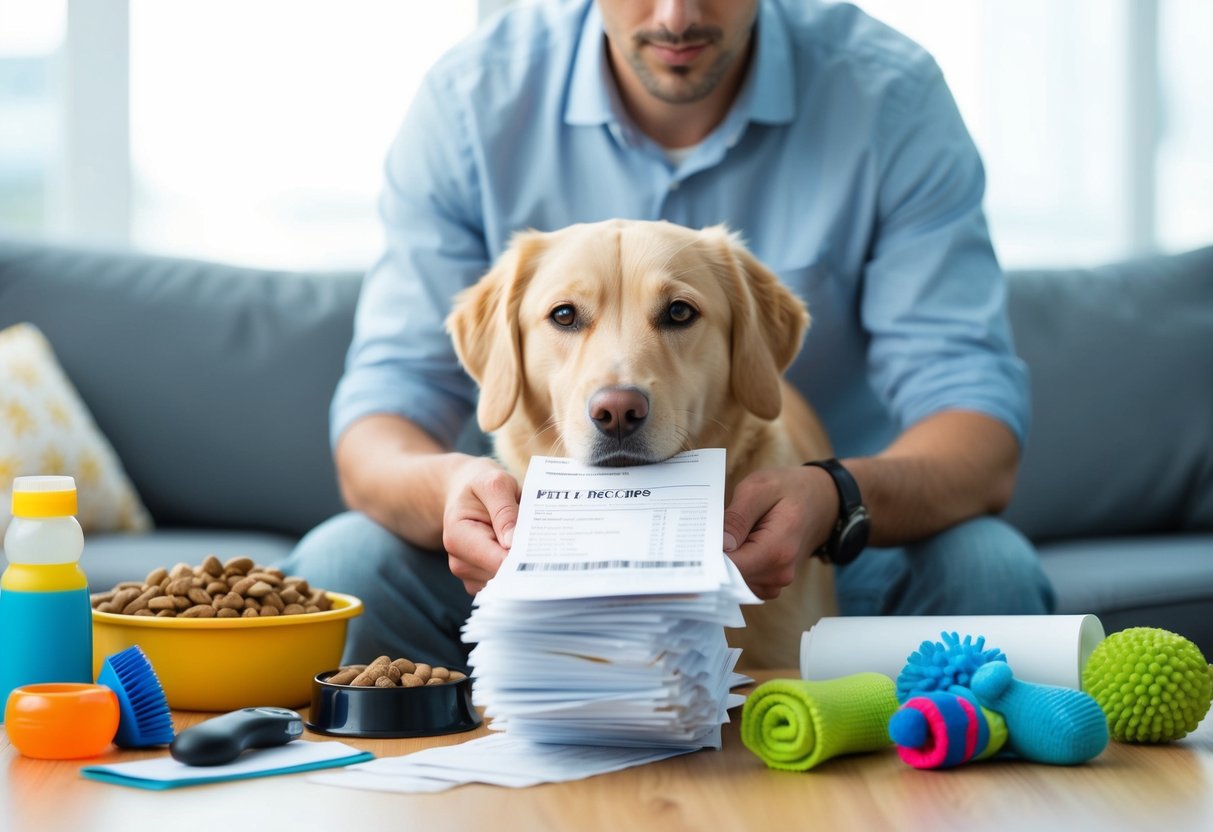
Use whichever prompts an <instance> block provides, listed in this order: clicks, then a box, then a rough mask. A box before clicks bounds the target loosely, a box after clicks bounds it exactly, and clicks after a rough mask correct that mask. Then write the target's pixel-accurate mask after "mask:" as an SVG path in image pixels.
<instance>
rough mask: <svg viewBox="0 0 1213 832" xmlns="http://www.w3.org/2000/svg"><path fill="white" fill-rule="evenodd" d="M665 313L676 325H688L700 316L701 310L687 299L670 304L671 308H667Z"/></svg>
mask: <svg viewBox="0 0 1213 832" xmlns="http://www.w3.org/2000/svg"><path fill="white" fill-rule="evenodd" d="M665 315H666V319H667V320H668V321H669V322H670V323H672V324H675V325H676V326H686V325H687V324H689V323H690V322H691V321H693V320H695V319H696V318H697V317H699V312H698V311H697V310H696V309H695V307H694V306H691V304H689V303H687V302H686V301H684V300H676V301H674V302H673V303H671V304H670V308H669V309H667V310H666V313H665Z"/></svg>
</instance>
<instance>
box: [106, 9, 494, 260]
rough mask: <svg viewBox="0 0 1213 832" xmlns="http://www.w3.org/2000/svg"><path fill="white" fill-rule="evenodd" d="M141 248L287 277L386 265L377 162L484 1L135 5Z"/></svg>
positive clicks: (134, 110) (136, 235)
mask: <svg viewBox="0 0 1213 832" xmlns="http://www.w3.org/2000/svg"><path fill="white" fill-rule="evenodd" d="M130 20H131V63H130V66H131V145H132V147H131V154H132V155H131V159H132V167H133V175H134V202H135V204H134V209H133V213H134V216H133V217H132V236H133V240H134V243H135V244H136V245H137V246H139V247H140V248H143V249H149V250H156V251H165V252H171V253H173V254H183V255H193V256H199V257H206V258H210V259H218V260H225V261H228V262H235V263H243V264H248V265H262V266H272V267H278V268H363V267H365V266H367V265H368V264H369V263H370V262H371V261H372V260H373V259H374V258H375V257H376V256H377V255H378V253H379V250H380V248H381V232H380V229H379V223H378V219H377V216H376V213H375V210H376V209H375V206H376V200H377V196H378V192H379V189H380V186H381V184H382V171H383V160H384V158H385V156H386V153H387V149H388V145H389V144H390V142H391V140H392V137H393V135H394V133H395V131H396V128H397V127H398V125H399V123H400V120H401V118H402V117H403V115H404V112H405V110H406V109H407V107H408V104H409V101H410V100H411V98H412V95H413V93H414V92H415V90H416V88H417V85H418V83H419V82H420V80H421V78H422V76H423V74H424V72H425V70H426V69H427V68H428V67H429V66H430V65H431V64H432V63H433V62H434V61H435V60H437V59H438V58H439V57H440V56H441V54H442V53H443V52H444V51H446V50H447V49H448V48H449V47H450V46H451V45H452V44H454V43H455V42H456V41H458V40H459V39H461V38H462V37H464V36H465V35H466V34H467V33H469V32H470V31H471V30H472V29H473V27H474V26H475V23H476V2H475V0H443V2H441V3H436V2H435V3H420V2H401V0H351V2H345V3H332V2H325V1H323V0H310V1H309V2H300V0H257V2H248V1H247V0H174V2H171V3H165V2H162V1H161V0H131V6H130Z"/></svg>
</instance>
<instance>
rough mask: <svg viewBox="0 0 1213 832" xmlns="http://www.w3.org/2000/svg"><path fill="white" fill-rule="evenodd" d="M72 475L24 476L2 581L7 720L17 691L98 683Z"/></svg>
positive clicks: (0, 656) (0, 671)
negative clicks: (44, 684)
mask: <svg viewBox="0 0 1213 832" xmlns="http://www.w3.org/2000/svg"><path fill="white" fill-rule="evenodd" d="M75 514H76V481H75V480H74V479H72V478H71V477H17V478H16V479H14V480H13V520H12V523H11V524H10V525H9V527H8V532H7V533H5V535H4V555H5V557H6V558H7V559H8V568H7V569H5V570H4V576H3V578H0V721H3V719H4V704H5V703H6V702H7V701H8V695H9V694H10V693H12V691H13V688H16V687H20V686H21V685H28V684H34V683H40V682H91V681H93V622H92V607H91V604H90V603H89V593H88V579H87V578H85V576H84V572H83V571H82V570H81V569H80V565H79V560H80V555H81V553H83V551H84V533H83V532H82V531H81V530H80V524H79V523H78V522H76V517H75Z"/></svg>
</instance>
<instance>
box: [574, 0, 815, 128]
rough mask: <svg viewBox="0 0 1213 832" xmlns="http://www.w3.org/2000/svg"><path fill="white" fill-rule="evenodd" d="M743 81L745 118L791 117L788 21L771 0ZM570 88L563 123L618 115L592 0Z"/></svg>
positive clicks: (777, 120)
mask: <svg viewBox="0 0 1213 832" xmlns="http://www.w3.org/2000/svg"><path fill="white" fill-rule="evenodd" d="M746 86H748V87H750V88H751V90H752V95H749V96H740V97H739V98H738V103H739V104H742V105H745V106H748V107H749V113H748V114H746V117H747V119H748V120H749V121H757V122H762V123H765V124H786V123H788V122H790V121H792V119H793V118H795V116H796V95H795V88H794V87H795V84H794V70H793V65H792V45H791V41H790V36H789V34H788V30H787V26H786V22H785V21H784V20H782V19H781V18H780V15H779V10H778V9H777V8H776V7H775V4H774V3H766V2H764V3H761V4H760V5H759V12H758V29H757V32H756V40H755V44H754V56H753V64H752V66H751V67H750V77H748V78H747V79H746ZM568 92H569V94H568V101H567V103H566V104H565V110H564V120H565V123H566V124H570V125H598V124H611V123H615V122H617V121H618V120H619V118H618V117H617V116H616V112H615V105H614V100H615V99H616V97H617V93H616V91H615V79H614V77H613V76H612V75H611V69H610V66H609V65H608V63H607V53H606V36H605V34H604V32H603V28H602V14H601V12H599V10H598V4H597V3H593V2H592V3H590V9H589V12H588V14H587V15H586V17H585V23H584V24H583V25H582V28H581V40H580V41H579V42H578V44H577V54H576V55H575V56H574V58H573V71H572V75H571V79H570V83H569V91H568Z"/></svg>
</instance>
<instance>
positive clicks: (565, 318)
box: [548, 303, 577, 327]
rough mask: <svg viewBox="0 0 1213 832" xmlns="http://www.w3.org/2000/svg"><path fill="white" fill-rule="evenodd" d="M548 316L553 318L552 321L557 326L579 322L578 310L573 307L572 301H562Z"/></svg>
mask: <svg viewBox="0 0 1213 832" xmlns="http://www.w3.org/2000/svg"><path fill="white" fill-rule="evenodd" d="M548 317H550V318H551V319H552V323H554V324H556V326H564V327H569V326H572V325H573V324H575V323H577V310H576V309H574V308H573V305H572V304H571V303H562V304H561V305H560V306H557V307H556V308H555V309H553V310H552V314H551V315H549V316H548Z"/></svg>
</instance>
